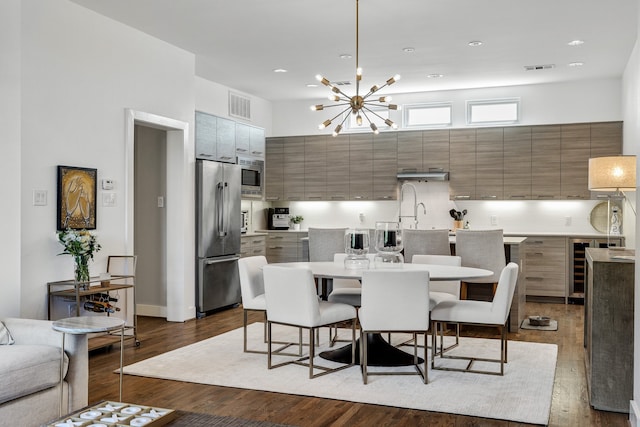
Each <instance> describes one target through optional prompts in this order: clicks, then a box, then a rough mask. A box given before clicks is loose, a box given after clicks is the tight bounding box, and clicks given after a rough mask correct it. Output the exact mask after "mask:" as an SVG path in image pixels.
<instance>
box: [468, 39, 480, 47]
mask: <svg viewBox="0 0 640 427" xmlns="http://www.w3.org/2000/svg"><path fill="white" fill-rule="evenodd" d="M469 46H482V42H481V41H480V40H472V41H470V42H469Z"/></svg>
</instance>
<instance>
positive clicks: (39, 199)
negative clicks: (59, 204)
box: [33, 190, 47, 206]
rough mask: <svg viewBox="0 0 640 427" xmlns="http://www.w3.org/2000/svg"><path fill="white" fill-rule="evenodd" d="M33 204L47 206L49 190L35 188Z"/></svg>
mask: <svg viewBox="0 0 640 427" xmlns="http://www.w3.org/2000/svg"><path fill="white" fill-rule="evenodd" d="M33 206H47V190H33Z"/></svg>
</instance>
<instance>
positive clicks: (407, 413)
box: [89, 302, 628, 427]
mask: <svg viewBox="0 0 640 427" xmlns="http://www.w3.org/2000/svg"><path fill="white" fill-rule="evenodd" d="M583 309H584V307H583V306H580V305H564V304H543V303H531V302H528V303H527V315H534V314H535V315H538V314H539V315H546V316H551V317H552V318H554V319H557V320H558V324H559V327H558V331H557V332H550V331H535V330H524V329H520V330H519V331H518V332H517V333H510V334H509V339H510V340H522V341H535V342H546V343H554V344H557V345H558V364H557V368H556V378H555V385H554V390H553V400H552V404H551V417H550V420H549V425H551V426H602V427H604V426H607V427H615V426H620V427H622V426H624V427H626V426H628V415H627V414H618V413H612V412H603V411H596V410H593V409H591V407H590V406H589V403H588V397H587V384H586V378H585V368H584V351H583V344H582V343H583V327H582V325H583V317H584V315H583ZM252 320H261V319H260V318H259V317H257V316H256V317H253V318H252ZM138 326H139V328H138V337H139V339H140V340H141V341H142V344H141V346H140V347H138V348H136V347H134V345H133V344H132V342H131V341H129V342H128V343H125V351H124V363H125V365H127V364H131V363H133V362H136V361H139V360H143V359H147V358H149V357H152V356H155V355H158V354H161V353H164V352H166V351H169V350H173V349H175V348H179V347H182V346H185V345H188V344H191V343H194V342H196V341H200V340H203V339H206V338H209V337H212V336H215V335H218V334H221V333H224V332H227V331H229V330H232V329H235V328H238V327H241V326H242V309H240V308H234V309H231V310H226V311H223V312H220V313H216V314H213V315H210V316H208V317H206V318H204V319H199V320H191V321H188V322H184V323H172V322H166V321H165V320H164V319H157V318H150V317H139V318H138ZM496 333H497V330H496V329H492V328H488V329H487V328H465V329H464V330H463V332H462V334H463V335H465V336H495V335H496ZM229 351H242V348H240V347H239V348H238V349H237V350H234V349H230V350H229ZM119 358H120V352H119V347H118V346H117V345H116V346H114V347H113V348H111V349H101V350H96V351H93V352H92V353H91V356H90V361H89V403H95V402H98V401H100V400H117V399H118V375H116V374H114V373H113V371H114V370H115V369H117V368H118V366H119ZM215 363H216V361H215V359H212V360H211V364H215ZM265 365H266V362H265ZM470 375H473V374H470ZM408 378H411V377H408ZM123 394H124V396H123V400H124V401H125V402H131V403H138V404H143V405H154V406H158V407H165V408H172V409H180V410H184V411H193V412H202V413H209V414H215V415H227V416H234V417H239V418H246V419H254V420H268V421H271V422H276V423H282V424H292V425H297V426H373V425H375V426H524V425H526V424H519V423H513V422H507V421H499V420H489V419H483V418H474V417H466V416H456V415H450V414H442V413H435V412H425V411H417V410H407V409H399V408H392V407H385V406H376V405H366V404H360V403H350V402H343V401H337V400H329V399H318V398H310V397H302V396H294V395H287V394H279V393H269V392H262V391H253V390H244V389H235V388H227V387H216V386H208V385H200V384H191V383H183V382H177V381H166V380H158V379H150V378H142V377H135V376H129V375H125V377H124V392H123ZM531 398H532V399H535V398H536V397H535V396H531Z"/></svg>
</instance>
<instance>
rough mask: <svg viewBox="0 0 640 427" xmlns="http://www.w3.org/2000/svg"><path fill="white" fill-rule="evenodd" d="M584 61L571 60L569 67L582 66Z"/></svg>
mask: <svg viewBox="0 0 640 427" xmlns="http://www.w3.org/2000/svg"><path fill="white" fill-rule="evenodd" d="M583 65H584V62H570V63H569V67H582V66H583Z"/></svg>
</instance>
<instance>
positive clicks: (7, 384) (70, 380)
mask: <svg viewBox="0 0 640 427" xmlns="http://www.w3.org/2000/svg"><path fill="white" fill-rule="evenodd" d="M0 320H1V321H2V323H3V324H4V325H5V327H6V329H7V330H8V331H9V334H10V336H11V337H12V338H13V343H12V344H8V343H7V344H4V345H0V420H2V421H1V422H0V424H1V423H3V422H9V421H11V425H16V426H38V425H41V424H44V423H46V422H47V421H51V420H54V419H56V418H58V417H59V410H60V357H61V344H62V334H61V333H60V332H56V331H54V330H53V329H52V328H51V325H52V323H53V322H50V321H46V320H34V319H16V318H7V319H0ZM1 327H2V325H0V328H1ZM5 332H6V331H5ZM5 342H6V340H5ZM9 342H10V341H9ZM64 372H65V374H64V387H63V388H64V395H63V412H64V413H65V414H67V413H70V412H72V411H75V410H78V409H80V408H82V407H84V406H87V400H88V384H89V383H88V378H89V355H88V347H87V336H86V335H72V334H66V335H65V370H64Z"/></svg>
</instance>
